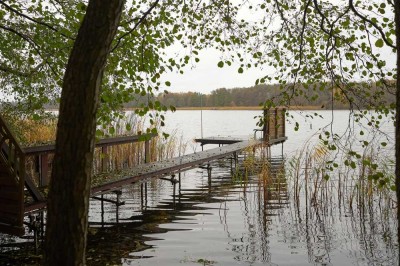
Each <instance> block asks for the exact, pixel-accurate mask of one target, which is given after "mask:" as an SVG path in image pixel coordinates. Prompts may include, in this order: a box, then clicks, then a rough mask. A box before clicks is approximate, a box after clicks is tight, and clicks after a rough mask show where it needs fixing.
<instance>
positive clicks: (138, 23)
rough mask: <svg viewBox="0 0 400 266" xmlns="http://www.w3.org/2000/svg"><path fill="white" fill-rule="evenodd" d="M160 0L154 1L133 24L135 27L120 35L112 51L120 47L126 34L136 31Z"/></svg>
mask: <svg viewBox="0 0 400 266" xmlns="http://www.w3.org/2000/svg"><path fill="white" fill-rule="evenodd" d="M159 2H160V0H156V1H154V3H153V4H152V5H151V6H150V8H149V9H148V10H147V11H146V12H144V13H143V15H142V16H141V18H140V19H139V20H138V22H137V23H136V24H135V26H133V28H132V29H131V30H130V31H128V32H126V33H124V34H122V35H121V36H120V37H118V40H117V43H116V44H115V45H114V47H113V48H112V49H111V52H113V51H114V50H115V49H117V48H118V47H119V45H120V44H121V41H122V39H123V38H125V37H126V36H128V35H129V34H131V33H132V32H134V31H135V30H136V29H137V28H138V27H139V25H140V24H142V23H143V21H144V20H145V19H146V17H147V16H148V15H149V14H150V13H151V11H153V9H154V8H155V7H156V6H157V5H158V3H159Z"/></svg>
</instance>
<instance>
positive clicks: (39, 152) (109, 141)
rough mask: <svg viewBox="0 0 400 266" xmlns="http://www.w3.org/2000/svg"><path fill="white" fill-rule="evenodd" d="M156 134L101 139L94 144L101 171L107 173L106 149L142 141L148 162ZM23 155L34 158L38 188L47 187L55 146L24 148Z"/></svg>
mask: <svg viewBox="0 0 400 266" xmlns="http://www.w3.org/2000/svg"><path fill="white" fill-rule="evenodd" d="M155 136H156V134H144V135H134V136H122V137H112V138H106V139H101V140H99V141H97V142H96V144H95V147H96V148H99V149H101V154H102V159H101V169H102V170H101V171H107V169H108V168H109V160H108V158H107V153H108V149H109V148H110V147H111V146H115V145H122V144H129V143H137V142H140V141H142V140H143V141H144V161H143V162H144V163H147V162H150V140H151V139H152V138H153V137H155ZM23 150H24V153H25V155H26V156H34V157H35V161H36V165H37V166H38V167H37V174H38V176H39V180H38V181H39V182H38V183H39V186H40V187H43V186H47V185H48V183H49V177H50V165H51V161H52V160H51V157H50V155H51V154H54V152H55V145H54V144H49V145H41V146H33V147H25V148H24V149H23Z"/></svg>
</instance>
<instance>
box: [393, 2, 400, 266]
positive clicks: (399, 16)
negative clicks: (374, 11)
mask: <svg viewBox="0 0 400 266" xmlns="http://www.w3.org/2000/svg"><path fill="white" fill-rule="evenodd" d="M394 20H395V24H396V52H397V71H396V73H397V80H396V122H395V124H396V133H395V134H396V138H395V139H396V144H395V147H396V148H395V150H396V151H395V157H396V169H395V175H396V197H397V241H398V243H399V244H400V206H399V204H400V68H399V66H400V0H395V1H394ZM398 246H399V252H400V245H398ZM399 265H400V260H399Z"/></svg>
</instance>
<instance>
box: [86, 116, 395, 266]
mask: <svg viewBox="0 0 400 266" xmlns="http://www.w3.org/2000/svg"><path fill="white" fill-rule="evenodd" d="M319 113H320V114H321V115H322V116H323V117H324V118H325V119H322V118H318V119H311V121H310V119H308V120H307V119H306V117H305V116H306V113H296V112H291V114H292V115H293V116H295V118H296V121H298V122H299V123H301V127H300V129H299V131H298V132H295V131H294V126H295V122H294V121H289V122H288V125H287V131H286V132H287V136H288V141H287V142H285V144H284V155H285V158H286V159H288V158H291V157H293V156H294V155H296V154H298V151H299V150H301V149H303V150H304V149H305V147H307V146H311V144H315V143H317V142H318V136H317V135H315V133H316V132H317V131H318V129H319V128H322V127H325V126H327V125H329V123H330V122H331V121H332V119H331V117H332V113H331V112H319ZM258 115H260V112H258V111H203V114H202V116H203V121H202V123H203V125H202V126H203V135H204V136H218V135H220V136H252V134H253V129H254V128H255V127H256V126H255V123H256V120H254V117H255V116H258ZM348 117H349V112H347V111H335V112H334V119H333V128H334V129H335V130H336V133H338V134H339V135H340V134H343V133H345V132H346V131H348V130H350V129H351V130H354V131H355V132H358V131H359V130H360V128H359V127H358V126H357V125H352V124H350V125H349V124H348ZM176 130H177V132H176V133H175V134H176V135H177V136H181V135H182V136H183V137H182V138H183V140H184V141H186V142H187V148H186V152H187V153H192V152H195V151H199V150H201V148H200V147H199V146H198V145H196V144H195V143H194V142H193V141H192V140H193V139H194V138H196V137H200V136H201V113H200V111H177V112H176V113H174V114H169V115H167V127H166V131H168V132H171V131H176ZM381 130H382V131H384V132H385V133H387V136H384V137H383V139H386V138H389V141H388V143H389V144H388V146H387V147H386V149H385V150H381V151H380V152H381V153H382V154H383V153H384V154H388V156H389V157H390V156H391V152H392V149H393V146H392V145H393V140H391V139H390V138H391V137H393V132H394V127H393V124H392V123H389V122H388V123H384V124H383V125H382V127H381ZM363 137H368V138H370V139H372V138H377V137H376V136H375V135H374V134H372V132H371V133H368V134H365V135H364V136H363ZM361 139H363V138H360V137H358V139H352V141H351V142H350V143H347V144H346V143H344V144H343V145H353V149H360V147H361V144H360V143H359V141H360V140H361ZM307 143H308V144H307ZM210 147H212V146H210ZM272 153H273V155H275V156H277V157H278V158H277V159H276V160H275V161H274V164H273V166H272V173H271V174H270V175H271V176H270V178H269V179H268V180H266V179H265V176H262V175H258V174H253V175H249V176H248V177H247V178H245V177H243V176H240V175H236V174H232V171H231V170H232V169H231V165H230V162H229V161H227V160H225V161H217V162H214V163H213V164H212V182H211V184H209V183H208V176H207V170H206V169H202V168H198V169H193V170H190V171H187V172H184V173H182V183H181V187H180V188H179V185H178V184H176V185H175V188H174V185H173V184H172V183H171V182H169V181H165V180H154V181H152V182H149V183H147V185H146V186H147V196H146V197H144V199H142V198H141V196H140V195H141V184H137V185H133V186H131V187H126V188H125V189H124V193H123V194H122V200H124V201H125V202H126V204H125V205H123V206H120V207H119V208H120V209H119V217H118V225H115V224H114V223H115V222H116V219H117V217H116V214H115V206H114V205H113V204H106V206H105V208H106V214H105V216H104V217H103V220H104V221H108V222H109V223H110V225H109V227H103V228H102V226H101V225H100V224H101V223H100V222H101V218H100V217H101V212H100V208H99V202H96V201H93V202H92V204H91V209H90V215H91V218H90V220H91V222H92V226H93V227H95V228H93V229H92V231H93V235H94V236H93V238H92V240H91V242H90V244H89V255H88V262H89V263H90V264H93V265H96V264H98V263H99V262H100V261H103V259H105V258H106V260H107V261H109V262H110V263H122V264H124V265H157V264H158V265H397V264H398V244H397V235H396V230H397V222H396V219H395V208H394V206H395V204H394V203H393V201H391V199H393V198H394V195H393V194H390V193H386V194H382V195H381V194H379V195H378V194H377V195H373V196H371V197H369V198H367V199H366V198H363V199H362V197H363V196H362V195H360V193H352V192H351V191H353V189H354V187H355V183H354V182H353V181H347V182H348V184H347V185H346V189H344V188H343V187H341V186H340V185H339V184H340V183H341V182H344V181H343V177H342V180H340V179H339V180H338V179H337V178H336V177H332V178H331V180H329V181H328V182H320V183H319V184H317V183H316V184H315V185H310V184H305V183H304V175H303V176H300V181H299V182H300V186H302V187H303V188H310V189H309V190H308V189H301V190H299V193H298V194H299V195H297V199H298V200H295V199H296V195H295V194H296V193H295V192H294V191H295V189H296V188H295V187H294V182H295V181H294V179H293V177H290V173H289V171H288V169H286V171H285V168H288V166H287V163H286V164H285V166H282V165H280V164H279V160H280V159H279V157H280V156H281V146H280V145H278V146H277V147H275V148H274V149H273V151H272ZM241 160H243V158H241ZM342 174H343V173H342ZM348 174H350V173H348ZM278 176H279V177H280V178H279V180H278V179H277V178H278ZM277 180H278V181H277ZM310 182H311V181H310ZM277 184H278V185H277ZM143 186H144V185H143ZM314 186H318V188H319V189H314V190H313V187H314ZM143 191H144V189H143ZM346 191H347V194H346ZM349 191H350V192H349ZM142 193H143V192H142ZM309 193H313V195H311V194H309ZM312 196H314V198H313V197H312ZM110 197H111V198H113V197H112V196H110ZM114 198H115V197H114ZM310 198H311V199H313V200H310ZM357 198H358V200H357ZM350 202H351V203H350ZM353 202H354V203H353ZM99 241H103V242H105V243H104V244H101V245H100V246H101V247H102V248H103V250H104V252H101V253H100V254H99V252H98V250H99V248H98V245H99V244H98V243H99ZM138 249H139V251H137V250H138ZM96 250H97V251H96ZM110 254H112V255H110Z"/></svg>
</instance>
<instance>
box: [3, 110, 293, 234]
mask: <svg viewBox="0 0 400 266" xmlns="http://www.w3.org/2000/svg"><path fill="white" fill-rule="evenodd" d="M284 112H285V110H284V109H274V110H269V111H266V112H265V113H264V115H265V116H266V119H265V122H264V123H263V127H262V129H257V130H255V132H254V139H239V138H222V137H214V138H204V139H196V141H197V142H199V143H200V145H201V146H202V148H203V146H204V145H207V144H218V145H219V147H216V148H212V149H208V150H205V151H204V150H202V151H200V152H195V153H192V154H188V155H184V156H180V157H176V158H172V159H168V160H163V161H158V162H150V160H149V158H150V154H149V141H150V140H151V138H152V137H154V135H148V136H146V137H144V136H128V137H126V136H125V137H118V138H109V139H104V140H100V141H99V142H97V144H96V146H97V147H98V148H101V149H102V152H103V153H106V152H107V147H109V146H112V145H120V144H125V143H134V142H139V141H145V145H144V147H145V160H144V162H143V164H140V165H138V166H135V167H133V168H129V169H125V170H122V171H120V172H118V174H117V173H111V174H109V173H104V174H99V175H96V176H94V177H93V182H92V190H91V196H92V197H94V198H96V199H99V198H98V195H102V194H105V193H110V192H113V191H115V190H117V189H119V188H121V187H123V186H125V185H128V184H132V183H136V182H140V181H145V180H146V179H149V178H159V177H163V176H166V175H173V174H174V173H180V172H182V171H185V170H188V169H191V168H195V167H199V166H203V165H209V163H210V162H211V161H213V160H217V159H221V158H233V159H234V160H236V159H235V158H237V155H238V154H239V153H240V152H241V151H243V150H246V149H250V150H251V149H252V148H254V147H256V146H259V145H265V146H266V147H267V148H268V147H270V146H271V145H275V144H278V143H283V142H284V141H285V140H286V139H287V138H286V136H285V126H284V123H285V118H284ZM259 131H260V132H262V136H261V138H257V132H259ZM0 148H1V149H0V232H1V233H7V234H12V235H23V234H24V233H25V228H24V217H25V216H26V215H29V214H31V213H33V212H37V211H42V210H43V209H44V208H45V207H46V198H45V196H43V194H42V193H41V191H40V188H41V187H43V186H47V184H48V182H49V172H50V169H49V164H50V161H49V155H50V154H52V153H54V150H55V147H54V145H42V146H35V147H26V148H23V147H21V146H20V145H19V144H18V142H17V141H16V139H15V137H14V136H13V134H12V132H11V131H10V130H9V127H8V126H7V124H6V123H5V121H4V120H3V119H2V117H1V116H0ZM28 156H34V157H35V158H36V161H37V164H38V172H39V180H38V181H37V182H34V181H33V179H32V177H30V176H29V175H28V174H27V173H26V157H28ZM208 169H209V170H210V171H209V178H211V168H209V166H208ZM179 176H180V175H179ZM171 181H172V180H171ZM179 181H180V180H179ZM28 226H30V225H29V224H28Z"/></svg>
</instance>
